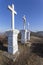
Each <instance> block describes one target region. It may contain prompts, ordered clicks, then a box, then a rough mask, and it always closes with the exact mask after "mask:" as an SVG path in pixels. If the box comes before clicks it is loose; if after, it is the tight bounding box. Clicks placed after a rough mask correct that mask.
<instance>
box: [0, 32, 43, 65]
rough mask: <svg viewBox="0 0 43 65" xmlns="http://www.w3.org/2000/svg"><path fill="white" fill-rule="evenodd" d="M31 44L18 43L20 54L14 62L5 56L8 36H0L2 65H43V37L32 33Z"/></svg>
mask: <svg viewBox="0 0 43 65" xmlns="http://www.w3.org/2000/svg"><path fill="white" fill-rule="evenodd" d="M19 39H20V34H19ZM30 43H31V46H30V47H29V44H30ZM30 43H27V44H25V45H22V44H21V42H18V46H19V53H20V54H19V55H18V57H17V59H16V61H15V62H14V61H13V60H12V59H9V58H7V57H5V56H4V55H3V54H4V52H7V47H8V46H7V45H8V43H7V37H6V36H0V65H43V37H41V36H38V35H37V34H36V33H33V32H32V33H31V40H30Z"/></svg>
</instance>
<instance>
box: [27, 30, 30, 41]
mask: <svg viewBox="0 0 43 65" xmlns="http://www.w3.org/2000/svg"><path fill="white" fill-rule="evenodd" d="M29 40H30V31H29V30H28V31H27V41H29Z"/></svg>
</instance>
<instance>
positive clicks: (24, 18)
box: [23, 15, 26, 30]
mask: <svg viewBox="0 0 43 65" xmlns="http://www.w3.org/2000/svg"><path fill="white" fill-rule="evenodd" d="M23 20H24V30H25V28H26V16H25V15H24V16H23Z"/></svg>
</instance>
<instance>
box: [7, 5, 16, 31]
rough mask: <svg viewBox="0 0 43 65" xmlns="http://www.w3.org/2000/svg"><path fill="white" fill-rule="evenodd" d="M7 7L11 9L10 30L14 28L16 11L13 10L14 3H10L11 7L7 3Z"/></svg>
mask: <svg viewBox="0 0 43 65" xmlns="http://www.w3.org/2000/svg"><path fill="white" fill-rule="evenodd" d="M8 8H9V9H10V10H11V11H12V24H11V26H12V30H14V15H15V14H17V13H16V11H15V10H14V4H12V7H11V6H10V5H8Z"/></svg>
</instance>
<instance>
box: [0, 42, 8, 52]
mask: <svg viewBox="0 0 43 65" xmlns="http://www.w3.org/2000/svg"><path fill="white" fill-rule="evenodd" d="M0 50H2V51H8V50H7V47H6V46H3V42H2V41H0Z"/></svg>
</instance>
